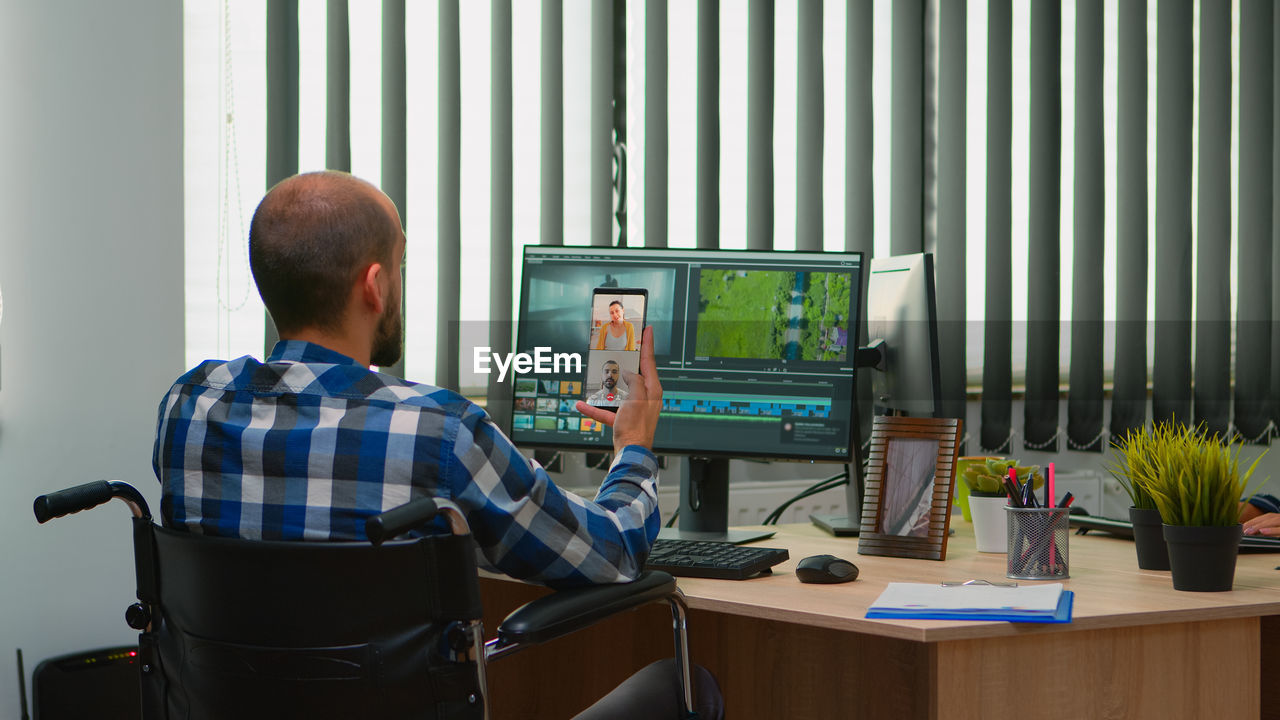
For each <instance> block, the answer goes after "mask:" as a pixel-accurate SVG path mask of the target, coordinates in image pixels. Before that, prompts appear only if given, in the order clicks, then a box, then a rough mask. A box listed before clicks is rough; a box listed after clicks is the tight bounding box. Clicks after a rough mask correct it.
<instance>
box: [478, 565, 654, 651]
mask: <svg viewBox="0 0 1280 720" xmlns="http://www.w3.org/2000/svg"><path fill="white" fill-rule="evenodd" d="M674 592H676V580H675V578H673V577H671V576H670V575H668V574H667V573H665V572H660V571H645V572H643V573H641V574H640V577H638V578H636V579H635V580H633V581H631V582H629V583H617V584H611V585H592V586H590V587H584V588H573V589H570V590H560V591H558V592H554V593H552V594H550V595H547V596H545V597H540V598H538V599H537V600H534V601H533V602H530V603H526V604H524V605H522V606H521V607H519V608H517V609H516V610H515V611H514V612H512V613H511V614H510V615H508V616H507V618H506V619H505V620H503V621H502V624H501V625H499V626H498V642H499V644H500V645H503V646H508V645H517V644H519V645H536V644H538V643H543V642H546V641H548V640H553V639H555V638H558V637H563V636H565V635H568V634H569V633H572V632H575V631H577V630H582V629H583V628H587V627H590V626H591V625H594V624H595V623H597V622H599V621H601V620H604V619H605V618H607V617H610V616H612V615H616V614H618V613H620V612H622V611H623V610H631V609H634V608H637V607H639V606H641V605H644V604H646V603H649V602H652V601H654V600H661V599H663V598H665V597H667V596H669V595H671V594H672V593H674Z"/></svg>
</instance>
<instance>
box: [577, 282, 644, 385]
mask: <svg viewBox="0 0 1280 720" xmlns="http://www.w3.org/2000/svg"><path fill="white" fill-rule="evenodd" d="M648 304H649V291H648V290H645V289H643V288H606V287H598V288H596V289H594V290H593V291H592V292H591V308H590V310H591V337H590V338H588V341H587V363H586V368H585V376H584V377H583V383H582V388H583V390H582V397H583V400H585V401H586V402H587V404H588V405H594V406H595V407H598V408H606V409H613V410H616V409H617V408H618V406H620V405H622V403H623V402H624V401H625V400H626V399H627V396H628V395H629V394H630V392H631V390H630V388H628V387H627V377H626V373H624V372H623V370H629V371H631V372H633V373H638V372H640V339H641V336H642V335H643V333H644V323H645V310H646V307H647V306H648Z"/></svg>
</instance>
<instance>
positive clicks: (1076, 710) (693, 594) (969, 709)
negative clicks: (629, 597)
mask: <svg viewBox="0 0 1280 720" xmlns="http://www.w3.org/2000/svg"><path fill="white" fill-rule="evenodd" d="M954 525H955V526H956V528H957V533H956V536H955V537H953V538H951V540H950V542H949V543H948V550H947V559H946V560H945V561H943V562H937V561H932V560H912V559H901V558H883V557H873V556H869V555H858V554H857V541H856V539H836V538H832V537H830V536H827V535H825V534H824V533H823V532H822V531H820V530H818V529H816V528H813V527H810V526H807V525H806V526H799V525H795V526H780V528H779V533H778V536H777V537H775V538H774V539H772V540H769V541H765V542H762V543H760V544H761V545H768V546H772V547H785V548H788V549H789V550H790V553H791V560H790V561H788V562H786V563H783V564H782V565H779V566H777V567H776V568H775V569H774V573H773V575H772V576H768V577H762V578H757V579H754V580H748V581H741V582H732V581H719V580H701V579H696V578H681V579H680V586H681V587H682V588H683V589H684V592H685V594H686V595H687V597H688V602H689V607H690V609H691V611H690V618H689V623H690V643H691V646H692V650H691V655H692V657H693V659H694V661H695V662H698V663H700V664H702V665H704V666H706V667H707V668H709V669H710V670H711V671H712V672H713V673H715V675H716V676H717V677H718V678H719V681H720V684H721V687H722V690H723V692H724V695H725V698H726V709H727V716H728V717H730V718H732V719H733V720H742V719H747V718H767V719H768V720H777V719H779V718H787V719H789V720H800V719H803V718H814V719H815V720H831V719H833V718H889V717H892V718H1013V717H1018V718H1028V717H1029V718H1124V719H1126V720H1128V719H1132V718H1159V719H1160V720H1167V719H1168V718H1182V717H1185V718H1193V717H1199V718H1224V719H1225V718H1254V717H1259V716H1260V714H1261V711H1262V705H1261V693H1262V681H1261V679H1262V677H1264V676H1266V677H1268V678H1269V679H1268V685H1269V686H1270V685H1273V684H1274V678H1275V677H1277V671H1280V661H1277V659H1275V658H1273V657H1272V656H1273V655H1276V656H1278V657H1280V650H1272V648H1275V647H1277V645H1276V644H1275V643H1278V642H1280V618H1273V617H1268V616H1280V572H1277V571H1276V570H1275V569H1274V568H1275V567H1276V565H1277V564H1280V556H1277V555H1265V554H1263V555H1241V556H1240V558H1239V563H1238V565H1237V568H1236V577H1235V589H1234V590H1232V591H1231V592H1226V593H1188V592H1177V591H1175V590H1173V588H1172V585H1171V583H1170V580H1169V573H1168V572H1154V571H1144V570H1139V569H1138V566H1137V562H1136V560H1135V556H1134V551H1133V543H1132V542H1129V541H1125V540H1117V539H1114V538H1109V537H1106V536H1097V535H1092V536H1077V535H1072V536H1071V543H1070V564H1071V578H1070V579H1069V580H1067V581H1066V585H1067V588H1068V589H1070V590H1074V591H1075V593H1076V600H1075V609H1074V619H1073V622H1071V623H1070V624H1065V625H1032V624H1012V623H1007V622H959V621H941V620H868V619H866V618H865V617H863V616H864V615H865V614H866V609H867V607H868V606H869V605H870V604H871V602H872V601H873V600H874V599H875V598H876V597H877V596H878V595H879V594H880V593H881V591H883V590H884V588H885V585H886V584H887V583H889V582H891V581H909V582H941V581H943V580H965V579H970V578H988V579H996V578H1003V577H1004V572H1005V556H1004V555H1002V554H999V555H997V554H987V553H978V552H977V551H976V550H975V549H974V543H973V534H972V529H971V527H970V526H969V525H968V524H966V523H964V522H962V521H959V520H957V521H956V522H955V523H954ZM820 553H831V554H834V555H838V556H841V557H844V558H847V559H849V560H852V561H853V562H854V563H855V564H857V565H858V567H859V568H860V570H861V573H860V576H859V579H858V580H857V581H856V582H853V583H845V584H841V585H804V584H801V583H800V582H798V581H797V580H796V578H795V575H794V572H793V571H794V569H795V564H796V562H797V561H799V560H800V559H801V558H803V557H806V556H808V555H816V554H820ZM483 585H484V587H483V591H484V593H485V598H484V599H485V605H486V607H487V608H489V610H490V611H491V612H492V613H493V616H492V618H491V619H487V620H486V627H487V628H493V627H496V622H497V619H498V618H500V617H501V616H502V615H504V614H505V613H507V612H509V611H510V610H511V609H513V608H514V607H516V606H517V605H518V604H519V603H522V602H526V601H528V600H530V599H532V598H533V597H536V596H538V595H540V594H542V593H543V592H545V591H544V590H541V589H539V588H533V587H530V586H527V585H522V584H519V583H514V582H509V581H502V580H486V581H484V583H483ZM669 617H670V616H669V613H668V612H667V610H666V608H665V606H656V605H655V606H649V607H646V608H643V609H641V610H639V611H637V612H635V613H630V614H628V615H627V616H624V617H620V618H615V619H612V620H610V621H608V622H606V623H604V624H602V625H600V626H597V627H595V628H592V629H591V630H588V631H584V632H582V633H579V634H578V635H576V636H572V637H569V638H565V639H564V640H561V641H558V642H557V643H556V644H555V645H554V646H548V647H546V648H539V649H537V650H531V651H529V652H528V653H524V654H520V655H516V656H514V657H511V658H508V659H504V660H502V661H500V662H498V663H495V664H494V665H493V666H492V667H491V678H492V680H491V682H492V683H493V687H494V688H495V689H494V691H493V701H494V709H495V717H497V718H567V717H570V716H571V715H573V714H574V713H575V712H577V711H579V710H581V709H582V708H584V707H586V706H587V705H588V704H590V702H592V701H593V700H594V699H596V698H598V697H600V696H601V695H603V694H604V693H605V692H607V691H608V690H609V689H610V688H612V687H613V686H615V685H616V684H617V683H618V682H621V681H622V680H623V679H624V678H625V677H626V676H627V675H628V674H629V673H630V672H632V671H634V670H635V669H638V668H639V667H642V666H643V665H644V664H646V663H648V662H649V661H651V660H654V659H657V658H660V657H670V656H671V653H672V641H671V634H670V632H669V627H670V619H669ZM490 632H492V631H490ZM1264 637H1266V638H1268V639H1269V642H1268V646H1269V647H1268V653H1267V654H1266V657H1265V658H1264V657H1263V655H1264V653H1263V652H1262V648H1263V638H1264ZM1027 696H1032V697H1034V698H1035V701H1034V702H1033V703H1018V704H1016V705H1014V704H1010V699H1011V698H1018V697H1027Z"/></svg>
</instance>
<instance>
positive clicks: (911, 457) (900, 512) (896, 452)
mask: <svg viewBox="0 0 1280 720" xmlns="http://www.w3.org/2000/svg"><path fill="white" fill-rule="evenodd" d="M963 426H964V423H963V421H962V420H960V419H958V418H912V417H891V416H878V417H876V418H875V420H874V421H873V423H872V426H871V443H870V450H869V452H868V454H867V474H866V483H865V488H864V491H863V502H862V529H861V532H860V533H859V539H858V554H860V555H884V556H891V557H909V558H921V559H926V560H945V559H946V557H947V535H948V534H949V531H950V529H951V498H952V495H953V494H954V493H955V480H956V478H955V467H956V456H957V455H958V453H959V450H960V437H961V430H962V429H963Z"/></svg>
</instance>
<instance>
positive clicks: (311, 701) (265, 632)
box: [34, 480, 696, 720]
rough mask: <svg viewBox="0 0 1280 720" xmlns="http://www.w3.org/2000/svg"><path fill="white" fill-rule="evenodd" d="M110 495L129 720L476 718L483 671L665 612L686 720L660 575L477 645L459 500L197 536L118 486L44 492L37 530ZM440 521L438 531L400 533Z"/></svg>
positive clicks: (682, 624) (682, 629)
mask: <svg viewBox="0 0 1280 720" xmlns="http://www.w3.org/2000/svg"><path fill="white" fill-rule="evenodd" d="M113 498H118V499H120V500H122V501H123V502H124V503H125V504H126V505H128V507H129V508H130V510H131V511H132V513H133V518H132V520H133V547H134V568H135V573H136V576H137V597H138V602H136V603H134V604H132V605H130V606H129V607H128V608H127V609H126V611H125V620H126V622H127V623H128V624H129V626H130V627H132V628H134V629H135V630H138V631H139V636H138V662H137V668H138V676H139V677H138V682H139V684H140V689H141V698H142V706H143V718H145V719H146V720H161V719H163V720H170V719H176V718H186V719H188V720H198V719H202V718H233V717H234V718H271V719H272V720H275V719H276V718H281V717H308V718H344V719H345V718H398V717H415V718H438V719H441V720H444V719H446V718H447V719H449V720H454V719H458V720H480V719H483V720H488V719H489V717H490V715H489V703H488V698H489V692H488V686H487V681H486V667H487V664H488V662H490V661H493V660H497V659H499V658H502V657H505V656H507V655H510V654H512V653H515V652H518V651H521V650H524V649H526V648H529V647H532V646H536V645H541V644H543V643H546V642H549V641H551V640H554V639H556V638H558V637H562V636H564V635H568V634H569V633H572V632H575V631H577V630H580V629H583V628H586V627H588V626H590V625H592V624H594V623H596V622H599V621H600V620H603V619H605V618H608V617H610V616H612V615H615V614H617V613H620V612H623V611H625V610H631V609H634V608H637V607H639V606H641V605H644V604H647V603H650V602H654V601H665V602H666V603H667V604H668V605H670V608H671V613H672V628H673V635H674V639H675V660H676V667H677V668H678V669H679V673H680V681H681V690H682V693H683V703H684V710H685V715H686V716H687V717H690V718H692V717H696V714H695V713H694V712H693V695H692V688H691V685H690V663H689V652H688V648H689V645H688V632H687V624H686V616H687V607H686V605H685V601H684V595H683V593H681V591H680V589H679V588H678V587H677V586H676V581H675V579H674V578H672V577H671V576H670V575H668V574H667V573H663V572H649V571H647V572H644V573H642V574H641V575H640V577H639V578H637V579H636V580H634V581H633V582H630V583H622V584H614V585H598V586H592V587H585V588H576V589H570V590H561V591H558V592H554V593H552V594H550V595H547V596H545V597H541V598H539V599H537V600H534V601H533V602H530V603H528V604H526V605H524V606H523V607H520V608H518V609H516V610H515V611H514V612H512V613H511V614H510V615H508V616H507V617H506V619H505V620H503V621H502V623H501V624H500V625H499V627H498V629H497V635H496V637H494V638H492V639H490V640H487V641H486V640H485V639H484V629H483V626H482V623H481V611H482V608H481V602H480V590H479V582H478V576H477V571H476V564H475V546H474V542H473V540H472V538H471V533H470V529H469V528H468V526H467V522H466V518H465V517H464V515H463V513H462V511H461V510H460V509H459V508H458V506H457V505H455V504H453V503H452V502H450V501H447V500H443V499H434V498H419V499H417V500H414V501H412V502H409V503H407V504H405V505H402V506H400V507H397V508H393V509H391V510H388V511H386V512H383V513H381V514H380V515H377V516H374V517H371V518H369V519H368V521H367V523H366V532H367V535H368V537H369V541H368V542H314V543H313V542H282V541H266V540H240V539H231V538H220V537H210V536H205V535H200V534H195V533H190V532H185V531H176V530H172V529H169V528H165V527H161V526H160V525H158V524H156V523H155V522H154V521H153V520H152V517H151V513H150V510H149V509H148V507H147V503H146V500H145V499H144V498H143V497H142V494H141V493H139V492H138V490H137V489H136V488H134V487H133V486H131V485H129V484H127V483H123V482H112V481H105V480H103V481H97V482H92V483H87V484H84V485H80V486H77V487H73V488H68V489H66V490H61V491H58V492H54V493H50V494H48V495H42V496H40V497H39V498H37V499H36V501H35V507H34V510H35V516H36V519H37V520H38V521H39V522H41V523H44V522H47V521H48V520H51V519H53V518H57V517H62V516H64V515H68V514H71V513H76V512H79V511H82V510H87V509H90V508H93V507H96V506H98V505H101V504H104V503H107V502H109V501H110V500H111V499H113ZM437 516H441V517H443V518H444V519H445V520H446V521H447V524H448V526H449V530H450V532H449V533H442V534H433V535H426V536H423V537H414V538H402V537H401V536H404V535H405V534H406V533H408V532H409V531H411V530H414V529H418V528H422V527H424V526H426V525H427V524H428V523H430V522H432V520H433V519H435V518H436V517H437Z"/></svg>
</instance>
